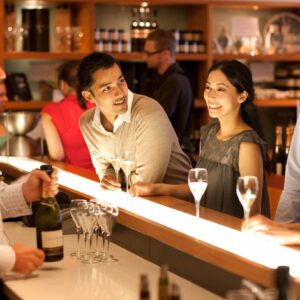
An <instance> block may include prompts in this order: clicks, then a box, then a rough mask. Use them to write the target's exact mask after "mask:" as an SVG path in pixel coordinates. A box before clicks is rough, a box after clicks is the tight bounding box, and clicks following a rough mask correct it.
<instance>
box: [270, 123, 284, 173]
mask: <svg viewBox="0 0 300 300" xmlns="http://www.w3.org/2000/svg"><path fill="white" fill-rule="evenodd" d="M275 134H276V135H275V136H276V139H275V149H274V154H273V162H274V163H273V166H274V167H273V169H274V172H275V173H276V174H277V175H283V174H284V167H285V162H286V156H285V151H284V147H283V142H282V126H276V128H275Z"/></svg>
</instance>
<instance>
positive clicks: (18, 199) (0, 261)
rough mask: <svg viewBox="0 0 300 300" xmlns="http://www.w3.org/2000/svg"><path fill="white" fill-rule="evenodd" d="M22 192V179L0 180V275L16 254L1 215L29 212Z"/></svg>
mask: <svg viewBox="0 0 300 300" xmlns="http://www.w3.org/2000/svg"><path fill="white" fill-rule="evenodd" d="M31 213H32V211H31V208H30V206H29V205H28V204H27V203H26V201H25V199H24V196H23V192H22V181H21V182H19V183H15V184H11V185H6V184H5V183H3V182H0V277H1V275H3V274H5V273H6V272H8V271H10V270H11V269H12V268H13V266H14V264H15V261H16V255H15V252H14V250H13V249H12V247H10V246H9V245H8V244H9V243H8V240H7V238H6V235H5V233H4V231H3V224H2V217H3V218H9V217H16V216H22V215H28V214H31Z"/></svg>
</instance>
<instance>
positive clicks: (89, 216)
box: [81, 203, 99, 264]
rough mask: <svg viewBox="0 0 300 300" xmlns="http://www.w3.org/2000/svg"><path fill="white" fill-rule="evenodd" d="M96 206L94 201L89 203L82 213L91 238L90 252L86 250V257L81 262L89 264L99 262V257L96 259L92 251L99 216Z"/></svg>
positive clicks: (89, 238) (88, 235)
mask: <svg viewBox="0 0 300 300" xmlns="http://www.w3.org/2000/svg"><path fill="white" fill-rule="evenodd" d="M95 206H96V205H95V204H93V203H88V204H87V206H86V207H85V208H84V211H83V214H82V219H83V220H82V221H83V223H84V224H85V230H86V232H87V237H88V240H89V250H88V252H86V254H85V257H84V258H83V259H82V260H81V262H83V263H87V264H93V263H96V262H99V261H98V260H97V259H95V257H94V255H93V253H92V242H93V232H94V229H95V227H96V224H97V218H98V211H97V210H95Z"/></svg>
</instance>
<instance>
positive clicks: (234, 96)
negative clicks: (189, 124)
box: [204, 70, 243, 119]
mask: <svg viewBox="0 0 300 300" xmlns="http://www.w3.org/2000/svg"><path fill="white" fill-rule="evenodd" d="M241 94H242V93H238V91H237V90H236V88H235V87H234V86H233V85H232V84H231V83H230V81H229V80H228V79H227V77H226V76H225V75H224V73H223V72H222V71H220V70H214V71H212V72H210V74H209V76H208V78H207V82H206V86H205V91H204V99H205V101H206V105H207V108H208V112H209V115H210V117H212V118H218V119H219V118H222V117H225V116H228V115H230V114H232V113H234V114H236V112H239V110H240V105H241V103H242V102H243V101H241Z"/></svg>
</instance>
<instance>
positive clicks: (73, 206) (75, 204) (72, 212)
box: [70, 199, 87, 259]
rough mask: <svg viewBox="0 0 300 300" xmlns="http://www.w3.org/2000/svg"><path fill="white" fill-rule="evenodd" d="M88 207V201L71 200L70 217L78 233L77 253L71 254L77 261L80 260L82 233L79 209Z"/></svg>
mask: <svg viewBox="0 0 300 300" xmlns="http://www.w3.org/2000/svg"><path fill="white" fill-rule="evenodd" d="M86 205H87V201H86V200H84V199H73V200H71V204H70V215H71V217H72V220H73V222H74V224H75V227H76V233H77V251H76V252H72V253H70V255H71V256H75V257H76V258H77V259H79V258H80V247H79V246H80V231H81V229H82V228H81V225H80V222H79V219H78V215H77V213H78V210H79V208H80V207H81V208H84V207H85V206H86Z"/></svg>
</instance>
